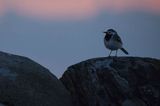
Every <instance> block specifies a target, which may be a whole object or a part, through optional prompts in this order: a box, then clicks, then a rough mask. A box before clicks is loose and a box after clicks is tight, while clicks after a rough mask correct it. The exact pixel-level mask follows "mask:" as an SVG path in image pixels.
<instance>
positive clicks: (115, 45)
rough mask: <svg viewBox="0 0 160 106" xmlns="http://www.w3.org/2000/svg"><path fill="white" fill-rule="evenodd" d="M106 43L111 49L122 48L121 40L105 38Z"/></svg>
mask: <svg viewBox="0 0 160 106" xmlns="http://www.w3.org/2000/svg"><path fill="white" fill-rule="evenodd" d="M104 45H105V46H106V48H108V49H110V50H117V49H120V48H122V44H121V43H119V42H116V41H114V40H109V41H106V40H105V39H104Z"/></svg>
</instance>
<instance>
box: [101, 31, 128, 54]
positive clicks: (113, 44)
mask: <svg viewBox="0 0 160 106" xmlns="http://www.w3.org/2000/svg"><path fill="white" fill-rule="evenodd" d="M103 33H105V37H104V44H105V47H106V48H107V49H110V50H111V51H110V53H109V57H110V55H111V53H112V51H115V50H116V55H115V56H116V57H117V52H118V50H119V49H120V50H122V51H123V52H124V53H125V54H126V55H128V54H129V53H128V52H127V50H125V49H124V48H123V42H122V40H121V38H120V36H119V35H118V33H117V32H116V31H115V30H114V29H108V30H107V31H105V32H103Z"/></svg>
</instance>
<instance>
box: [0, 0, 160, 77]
mask: <svg viewBox="0 0 160 106" xmlns="http://www.w3.org/2000/svg"><path fill="white" fill-rule="evenodd" d="M109 28H113V29H115V30H116V31H117V32H118V34H119V35H120V36H121V38H122V41H123V46H124V48H125V49H127V51H128V52H129V53H130V55H129V56H137V57H151V58H157V59H160V47H159V45H160V42H159V40H160V29H159V28H160V1H159V0H141V1H140V0H80V1H77V0H67V1H66V0H41V1H40V0H23V1H22V0H0V38H1V39H0V51H4V52H8V53H12V54H16V55H22V56H26V57H29V58H31V59H32V60H34V61H36V62H38V63H39V64H41V65H42V66H44V67H46V68H48V69H49V70H50V71H51V72H52V73H53V74H54V75H56V76H57V77H58V78H59V77H61V76H62V74H63V73H64V71H65V70H66V69H67V67H69V66H71V65H73V64H76V63H78V62H81V61H84V60H87V59H91V58H97V57H106V56H108V54H109V50H107V49H106V48H105V46H104V43H103V38H104V34H103V33H102V32H103V31H105V30H107V29H109ZM112 55H115V53H113V54H112ZM118 55H119V56H126V55H125V54H124V53H123V52H121V51H119V52H118Z"/></svg>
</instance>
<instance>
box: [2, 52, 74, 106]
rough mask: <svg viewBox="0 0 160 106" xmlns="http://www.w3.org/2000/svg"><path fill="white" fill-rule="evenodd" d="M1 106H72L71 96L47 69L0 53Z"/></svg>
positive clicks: (26, 59) (25, 59)
mask: <svg viewBox="0 0 160 106" xmlns="http://www.w3.org/2000/svg"><path fill="white" fill-rule="evenodd" d="M0 106H71V100H70V94H69V93H68V91H67V90H66V89H65V87H64V86H63V84H62V83H61V81H59V80H58V79H57V78H56V77H55V76H54V75H53V74H51V73H50V72H49V70H47V69H46V68H44V67H42V66H41V65H39V64H37V63H35V62H34V61H32V60H30V59H28V58H25V57H21V56H16V55H12V54H7V53H3V52H0Z"/></svg>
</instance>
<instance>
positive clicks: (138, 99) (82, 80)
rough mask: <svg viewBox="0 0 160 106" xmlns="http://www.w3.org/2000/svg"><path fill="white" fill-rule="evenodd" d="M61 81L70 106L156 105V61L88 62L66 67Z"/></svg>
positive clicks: (159, 81) (159, 73)
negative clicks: (70, 101) (66, 90)
mask: <svg viewBox="0 0 160 106" xmlns="http://www.w3.org/2000/svg"><path fill="white" fill-rule="evenodd" d="M61 81H62V82H63V84H64V85H65V86H66V88H67V89H68V91H70V93H71V95H72V100H73V103H74V106H160V60H156V59H151V58H138V57H137V58H136V57H118V58H117V59H113V58H97V59H91V60H87V61H84V62H81V63H78V64H76V65H73V66H71V67H69V68H68V70H67V71H66V72H65V73H64V75H63V76H62V78H61Z"/></svg>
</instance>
